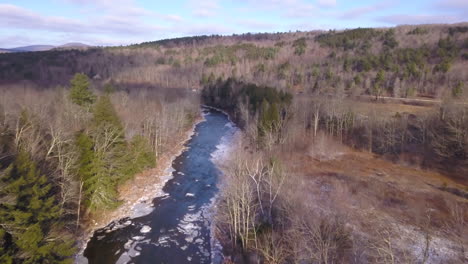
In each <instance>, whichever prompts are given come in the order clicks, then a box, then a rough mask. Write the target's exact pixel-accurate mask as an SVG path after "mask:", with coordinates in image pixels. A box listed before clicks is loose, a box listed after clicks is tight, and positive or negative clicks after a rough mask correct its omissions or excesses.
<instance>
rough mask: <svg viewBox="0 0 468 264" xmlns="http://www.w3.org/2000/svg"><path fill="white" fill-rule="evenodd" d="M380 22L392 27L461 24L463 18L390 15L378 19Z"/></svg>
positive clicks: (452, 16)
mask: <svg viewBox="0 0 468 264" xmlns="http://www.w3.org/2000/svg"><path fill="white" fill-rule="evenodd" d="M377 20H378V21H380V22H384V23H388V24H391V25H404V24H436V23H455V22H460V21H461V18H460V17H458V16H454V15H426V14H421V15H405V14H397V15H389V16H381V17H379V18H377Z"/></svg>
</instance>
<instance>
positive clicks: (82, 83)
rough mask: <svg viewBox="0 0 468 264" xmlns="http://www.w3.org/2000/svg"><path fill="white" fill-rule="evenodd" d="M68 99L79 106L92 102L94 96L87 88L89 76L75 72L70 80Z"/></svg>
mask: <svg viewBox="0 0 468 264" xmlns="http://www.w3.org/2000/svg"><path fill="white" fill-rule="evenodd" d="M70 85H71V89H70V99H71V100H72V102H73V103H75V104H77V105H80V106H89V105H91V104H93V103H94V101H95V100H96V96H94V94H93V93H92V92H91V90H90V89H89V78H88V76H86V75H85V74H82V73H77V74H75V76H74V77H73V79H71V81H70Z"/></svg>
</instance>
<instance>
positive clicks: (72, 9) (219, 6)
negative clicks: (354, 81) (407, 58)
mask: <svg viewBox="0 0 468 264" xmlns="http://www.w3.org/2000/svg"><path fill="white" fill-rule="evenodd" d="M466 21H468V0H406V1H403V0H383V1H371V0H362V1H356V0H165V1H160V0H8V1H3V0H0V48H12V47H18V46H25V45H33V44H49V45H61V44H65V43H69V42H82V43H85V44H88V45H98V46H108V45H127V44H134V43H140V42H144V41H153V40H159V39H165V38H173V37H182V36H194V35H211V34H220V35H231V34H241V33H248V32H251V33H255V32H287V31H296V30H301V31H306V30H315V29H322V30H328V29H346V28H357V27H390V26H395V25H402V24H427V23H456V22H466Z"/></svg>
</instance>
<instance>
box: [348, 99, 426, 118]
mask: <svg viewBox="0 0 468 264" xmlns="http://www.w3.org/2000/svg"><path fill="white" fill-rule="evenodd" d="M353 109H354V110H355V111H356V113H359V114H361V115H365V116H369V115H372V114H376V115H378V116H384V117H390V116H395V115H396V114H397V113H399V114H403V113H408V114H414V115H421V114H424V113H427V112H430V111H432V110H433V109H434V106H418V105H409V104H399V103H375V102H374V103H372V102H353Z"/></svg>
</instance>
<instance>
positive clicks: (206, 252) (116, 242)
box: [84, 109, 236, 264]
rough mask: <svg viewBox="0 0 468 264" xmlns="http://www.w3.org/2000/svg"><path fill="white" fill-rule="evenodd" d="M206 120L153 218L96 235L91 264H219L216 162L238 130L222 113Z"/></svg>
mask: <svg viewBox="0 0 468 264" xmlns="http://www.w3.org/2000/svg"><path fill="white" fill-rule="evenodd" d="M203 114H204V117H205V120H204V121H202V122H200V123H199V124H198V125H197V126H196V127H195V133H194V135H193V136H192V138H191V139H190V140H189V141H188V142H187V144H186V147H187V149H186V151H184V152H183V153H182V154H181V155H180V156H178V157H177V158H176V159H175V160H174V162H173V163H172V167H173V171H172V177H173V178H172V179H170V180H169V181H168V182H167V183H166V184H165V186H164V187H163V191H164V193H165V195H163V196H160V197H156V198H155V199H154V200H153V204H152V208H151V209H152V210H151V211H150V212H149V214H146V215H144V216H140V217H136V218H123V219H120V220H117V221H114V222H112V223H111V224H109V225H108V226H106V227H105V228H102V229H99V230H97V231H95V233H94V235H93V236H92V238H91V239H90V241H89V242H88V244H87V247H86V249H85V251H84V256H85V257H86V258H87V260H88V262H89V263H90V264H93V263H99V264H107V263H112V264H114V263H119V264H121V263H167V264H170V263H174V264H175V263H177V264H182V263H216V262H218V258H219V256H215V255H214V254H213V253H212V247H213V245H212V241H211V235H210V233H211V214H212V211H213V210H212V204H213V202H214V200H215V197H216V194H217V192H218V188H217V182H218V177H219V175H220V172H219V170H218V169H217V167H216V165H215V164H214V162H213V158H215V157H216V156H219V155H222V152H223V149H224V148H225V147H226V146H227V145H228V144H229V141H230V140H231V139H232V137H233V135H234V133H235V131H236V128H235V126H234V125H233V124H232V123H231V122H230V121H229V119H228V117H227V116H226V115H225V114H223V113H221V112H219V111H216V110H208V109H203ZM142 195H144V194H142ZM145 195H146V194H145ZM155 196H156V194H155Z"/></svg>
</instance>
